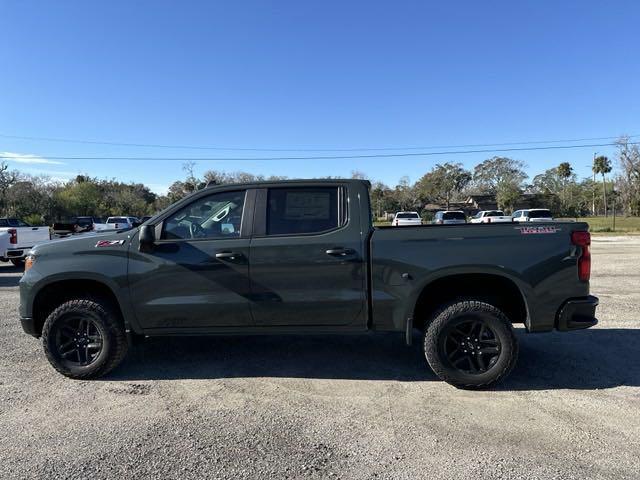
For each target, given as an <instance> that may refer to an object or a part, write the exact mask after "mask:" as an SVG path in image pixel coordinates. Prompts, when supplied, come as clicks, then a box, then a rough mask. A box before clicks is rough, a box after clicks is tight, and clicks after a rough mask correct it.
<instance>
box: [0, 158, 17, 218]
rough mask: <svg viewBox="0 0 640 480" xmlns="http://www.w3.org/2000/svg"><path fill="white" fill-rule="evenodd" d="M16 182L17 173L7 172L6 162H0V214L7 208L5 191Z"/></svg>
mask: <svg viewBox="0 0 640 480" xmlns="http://www.w3.org/2000/svg"><path fill="white" fill-rule="evenodd" d="M17 181H18V173H17V172H16V171H15V170H13V171H9V166H8V165H7V163H6V162H0V214H1V212H3V211H4V210H5V209H6V208H7V203H6V200H7V190H8V189H9V188H10V187H11V186H12V185H13V184H14V183H16V182H17Z"/></svg>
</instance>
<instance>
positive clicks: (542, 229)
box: [516, 225, 561, 235]
mask: <svg viewBox="0 0 640 480" xmlns="http://www.w3.org/2000/svg"><path fill="white" fill-rule="evenodd" d="M516 229H518V230H520V233H521V234H523V235H536V234H541V233H556V232H559V231H560V230H561V229H560V228H558V227H552V226H549V225H540V226H539V227H534V226H526V227H516Z"/></svg>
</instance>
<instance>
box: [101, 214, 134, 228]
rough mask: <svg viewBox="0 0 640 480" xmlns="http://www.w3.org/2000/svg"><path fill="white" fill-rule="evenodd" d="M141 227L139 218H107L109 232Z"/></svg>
mask: <svg viewBox="0 0 640 480" xmlns="http://www.w3.org/2000/svg"><path fill="white" fill-rule="evenodd" d="M138 225H140V219H139V218H137V217H109V218H107V228H106V229H107V230H125V229H127V228H133V227H136V226H138Z"/></svg>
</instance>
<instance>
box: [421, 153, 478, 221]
mask: <svg viewBox="0 0 640 480" xmlns="http://www.w3.org/2000/svg"><path fill="white" fill-rule="evenodd" d="M471 179H472V175H471V172H469V171H467V170H465V169H464V168H463V167H462V164H461V163H445V164H443V165H440V164H438V165H436V166H435V167H434V168H433V169H432V170H431V171H430V172H429V173H427V174H426V175H424V176H423V177H422V178H421V179H420V180H418V182H417V184H416V188H417V189H418V192H419V193H420V194H421V195H422V196H423V197H426V198H428V199H433V200H435V201H437V202H439V203H446V205H447V210H448V209H449V206H450V204H451V201H452V200H453V198H454V196H455V195H457V194H459V193H460V192H462V190H464V188H465V187H466V186H467V185H468V184H469V182H470V181H471Z"/></svg>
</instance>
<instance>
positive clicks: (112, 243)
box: [96, 240, 124, 247]
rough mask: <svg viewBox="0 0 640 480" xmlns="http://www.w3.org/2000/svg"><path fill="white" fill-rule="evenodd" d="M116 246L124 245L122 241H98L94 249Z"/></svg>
mask: <svg viewBox="0 0 640 480" xmlns="http://www.w3.org/2000/svg"><path fill="white" fill-rule="evenodd" d="M116 245H124V240H100V241H99V242H98V243H96V247H115V246H116Z"/></svg>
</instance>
